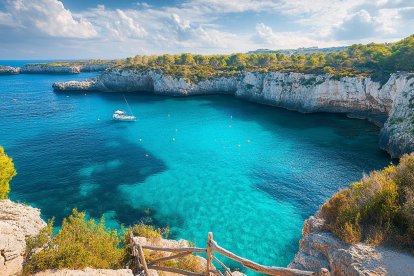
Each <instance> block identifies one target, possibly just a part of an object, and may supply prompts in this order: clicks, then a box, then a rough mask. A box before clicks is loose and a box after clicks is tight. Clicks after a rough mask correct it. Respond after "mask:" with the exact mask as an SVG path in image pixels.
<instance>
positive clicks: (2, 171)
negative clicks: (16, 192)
mask: <svg viewBox="0 0 414 276" xmlns="http://www.w3.org/2000/svg"><path fill="white" fill-rule="evenodd" d="M15 175H16V170H15V169H14V164H13V160H12V159H11V158H10V157H8V156H7V154H6V153H5V152H4V149H3V147H1V146H0V199H6V198H8V196H9V191H10V184H9V182H10V180H11V179H12V178H13V177H14V176H15Z"/></svg>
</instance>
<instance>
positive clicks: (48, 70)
mask: <svg viewBox="0 0 414 276" xmlns="http://www.w3.org/2000/svg"><path fill="white" fill-rule="evenodd" d="M109 67H110V65H94V64H84V65H77V66H52V65H48V64H25V65H24V66H23V67H22V68H21V69H20V73H21V74H79V73H80V72H101V71H105V70H106V69H108V68H109Z"/></svg>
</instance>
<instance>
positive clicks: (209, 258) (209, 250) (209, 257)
mask: <svg viewBox="0 0 414 276" xmlns="http://www.w3.org/2000/svg"><path fill="white" fill-rule="evenodd" d="M212 240H213V233H212V232H208V238H207V271H206V275H207V276H210V270H211V269H212V268H213V264H212V255H213V251H212V244H211V242H212Z"/></svg>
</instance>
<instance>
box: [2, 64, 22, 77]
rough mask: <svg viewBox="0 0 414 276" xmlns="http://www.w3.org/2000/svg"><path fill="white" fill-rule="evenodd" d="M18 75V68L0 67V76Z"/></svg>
mask: <svg viewBox="0 0 414 276" xmlns="http://www.w3.org/2000/svg"><path fill="white" fill-rule="evenodd" d="M19 73H20V68H19V67H11V66H0V75H15V74H19Z"/></svg>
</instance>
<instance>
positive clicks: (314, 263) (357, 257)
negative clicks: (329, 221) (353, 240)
mask: <svg viewBox="0 0 414 276" xmlns="http://www.w3.org/2000/svg"><path fill="white" fill-rule="evenodd" d="M323 224H324V220H323V219H322V218H320V216H319V213H317V214H316V215H315V216H311V217H310V218H309V219H307V220H306V221H305V223H304V227H303V231H302V239H301V240H300V242H299V252H298V253H297V254H296V256H295V259H294V260H293V261H292V263H290V265H289V267H290V268H296V269H306V270H310V271H318V269H319V268H320V267H326V268H328V269H329V270H330V272H331V275H335V276H363V275H364V276H366V275H396V276H398V275H401V276H403V275H411V274H412V272H413V271H414V257H412V256H409V255H406V254H403V253H400V252H395V251H392V250H390V249H386V248H382V247H373V246H369V245H366V244H363V243H359V244H353V245H346V244H344V243H343V242H342V241H340V240H339V239H337V238H335V237H334V236H332V235H331V234H330V233H328V232H324V231H323V229H322V227H323Z"/></svg>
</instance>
